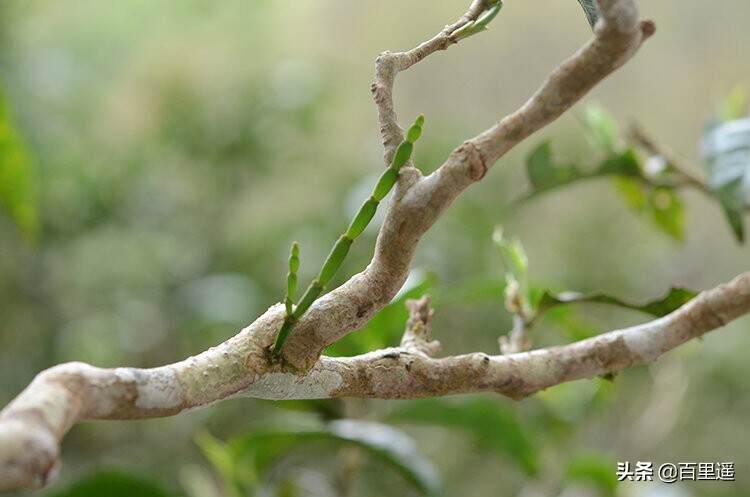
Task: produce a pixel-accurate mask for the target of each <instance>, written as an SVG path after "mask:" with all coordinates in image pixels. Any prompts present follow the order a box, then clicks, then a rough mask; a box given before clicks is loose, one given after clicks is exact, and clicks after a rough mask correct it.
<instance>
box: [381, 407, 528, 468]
mask: <svg viewBox="0 0 750 497" xmlns="http://www.w3.org/2000/svg"><path fill="white" fill-rule="evenodd" d="M389 419H390V420H392V421H394V422H403V423H420V424H427V425H436V426H442V427H445V428H449V429H459V430H463V431H465V432H467V433H469V434H471V435H472V436H473V438H474V440H475V441H476V443H477V445H479V446H480V447H482V448H484V449H485V450H492V451H495V452H497V453H499V454H502V455H504V456H507V457H509V458H510V459H511V460H513V461H514V462H515V463H516V464H518V466H519V467H520V468H521V469H522V470H523V471H525V472H526V473H527V474H530V475H533V474H536V473H537V471H538V469H539V461H538V450H537V448H536V446H535V445H534V443H533V442H532V440H531V437H530V435H529V434H528V432H527V430H526V429H525V428H524V426H523V425H522V424H521V423H520V421H519V420H518V418H517V417H516V415H515V413H514V411H513V410H511V409H505V408H503V406H502V404H500V403H498V402H494V401H490V400H484V399H477V400H472V401H469V402H461V403H458V402H455V403H454V402H449V401H446V400H444V399H425V400H417V401H412V402H409V403H407V404H404V405H403V406H402V407H399V408H398V409H396V410H395V411H394V412H393V413H391V415H390V417H389Z"/></svg>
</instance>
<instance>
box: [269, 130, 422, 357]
mask: <svg viewBox="0 0 750 497" xmlns="http://www.w3.org/2000/svg"><path fill="white" fill-rule="evenodd" d="M423 125H424V116H422V115H420V116H419V117H417V119H416V121H414V124H413V125H412V126H411V127H410V128H409V130H408V131H407V132H406V139H405V140H404V141H403V142H401V143H400V144H399V146H398V148H396V153H395V154H394V155H393V162H391V165H390V166H389V167H388V169H386V170H385V171H384V172H383V174H382V175H381V176H380V179H379V180H378V182H377V183H376V184H375V188H374V189H373V191H372V195H371V196H370V198H368V199H367V200H365V202H364V203H363V204H362V206H361V207H360V208H359V211H358V212H357V214H356V215H355V216H354V219H353V220H352V222H351V224H350V225H349V228H348V229H347V230H346V232H345V233H344V234H342V235H341V236H340V237H339V239H338V240H336V243H335V244H334V245H333V248H332V249H331V252H330V253H329V254H328V257H327V258H326V260H325V262H324V263H323V266H322V267H321V268H320V272H319V273H318V276H317V278H315V279H314V280H313V281H312V283H310V286H308V287H307V290H305V293H304V294H303V295H302V297H301V298H300V300H299V302H298V303H297V305H296V306H294V305H293V300H294V293H295V290H296V288H297V269H298V268H299V246H298V245H297V244H296V242H295V244H293V245H292V253H291V255H290V256H289V275H288V276H287V295H286V297H285V299H284V304H285V306H286V317H285V318H284V323H283V324H282V325H281V330H279V334H278V335H277V336H276V343H275V344H274V346H273V355H274V356H275V357H276V358H277V359H278V358H280V357H281V349H282V347H283V346H284V343H285V342H286V340H287V338H289V334H290V333H291V332H292V329H293V328H294V325H295V324H296V323H297V321H299V320H300V318H301V317H302V316H303V315H304V314H305V312H306V311H307V310H308V309H309V308H310V306H311V305H312V304H313V302H315V300H316V299H317V298H318V297H319V296H320V294H321V293H323V290H324V289H325V287H326V285H328V283H330V281H331V280H332V279H333V277H334V276H335V275H336V272H337V271H338V270H339V268H341V265H342V264H343V262H344V259H346V256H347V254H348V253H349V249H350V248H351V246H352V243H354V240H356V239H357V238H358V237H359V235H361V234H362V233H363V232H364V231H365V229H366V228H367V226H368V225H369V224H370V221H372V218H373V217H375V212H376V211H377V209H378V205H379V204H380V201H381V200H383V199H384V198H385V196H386V195H388V192H390V191H391V189H392V188H393V185H395V184H396V181H397V180H398V175H399V170H400V169H401V168H402V167H403V166H404V164H406V163H407V162H408V161H409V158H410V157H411V154H412V151H413V150H414V142H416V141H417V140H418V139H419V137H420V136H421V134H422V126H423Z"/></svg>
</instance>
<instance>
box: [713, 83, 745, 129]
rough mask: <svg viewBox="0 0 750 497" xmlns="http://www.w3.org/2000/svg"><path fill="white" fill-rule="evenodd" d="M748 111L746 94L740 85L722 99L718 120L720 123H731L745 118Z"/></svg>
mask: <svg viewBox="0 0 750 497" xmlns="http://www.w3.org/2000/svg"><path fill="white" fill-rule="evenodd" d="M747 111H748V94H747V89H746V88H745V87H744V86H742V85H737V86H735V87H734V88H732V91H730V92H729V95H727V97H726V98H725V99H724V102H723V103H722V105H721V111H720V113H719V118H720V119H721V120H722V121H732V120H734V119H740V118H743V117H745V116H747Z"/></svg>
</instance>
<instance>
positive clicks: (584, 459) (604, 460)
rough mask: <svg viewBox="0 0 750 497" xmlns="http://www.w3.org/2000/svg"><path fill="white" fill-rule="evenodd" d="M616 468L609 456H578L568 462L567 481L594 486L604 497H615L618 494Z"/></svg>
mask: <svg viewBox="0 0 750 497" xmlns="http://www.w3.org/2000/svg"><path fill="white" fill-rule="evenodd" d="M616 467H617V464H616V461H614V460H613V459H612V458H611V457H610V456H608V455H607V454H586V455H578V456H575V457H573V458H572V459H571V460H570V461H569V462H568V468H567V470H566V479H567V480H568V481H574V482H584V483H589V484H592V485H593V486H595V487H596V488H597V489H598V490H599V492H600V493H601V495H602V496H604V497H615V495H616V494H617V474H616V472H615V468H616Z"/></svg>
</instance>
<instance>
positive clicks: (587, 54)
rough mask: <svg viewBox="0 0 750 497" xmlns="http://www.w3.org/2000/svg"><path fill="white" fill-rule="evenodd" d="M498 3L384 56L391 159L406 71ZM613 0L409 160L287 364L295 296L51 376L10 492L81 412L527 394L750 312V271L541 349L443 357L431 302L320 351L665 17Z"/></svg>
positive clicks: (29, 394) (7, 456)
mask: <svg viewBox="0 0 750 497" xmlns="http://www.w3.org/2000/svg"><path fill="white" fill-rule="evenodd" d="M487 5H488V4H487V3H486V2H484V1H481V0H475V1H474V2H473V3H472V5H471V7H470V9H469V11H468V12H467V13H466V14H465V16H464V17H462V18H461V20H459V21H458V22H457V23H455V24H453V25H452V26H449V27H448V28H446V29H445V30H443V31H441V33H439V34H438V35H437V36H436V37H435V38H433V39H432V40H429V41H427V42H425V43H423V44H422V45H420V46H419V47H417V48H415V49H413V50H411V51H409V52H405V53H403V54H386V55H384V56H381V58H380V59H379V62H378V74H377V79H376V87H375V88H374V94H375V100H376V102H377V104H378V109H379V115H380V121H381V128H382V132H383V139H384V143H385V148H386V157H387V158H388V157H389V154H390V153H391V150H392V148H393V146H395V144H396V143H398V141H400V139H401V136H402V133H401V130H400V128H398V124H397V123H396V116H395V112H394V111H393V104H392V87H393V78H394V77H395V74H396V73H397V72H398V71H399V70H403V69H406V68H408V67H410V66H411V65H413V64H415V63H416V62H418V61H419V60H421V59H423V58H424V57H426V56H427V55H429V54H430V53H433V52H434V51H436V50H438V49H443V48H447V47H448V46H449V45H450V44H451V43H453V42H454V40H453V39H452V38H451V34H452V33H454V32H455V30H456V29H459V28H460V27H462V26H464V25H465V24H466V23H467V22H469V21H470V20H472V19H475V18H476V17H477V16H478V15H480V14H481V13H482V12H483V11H484V10H485V9H486V6H487ZM599 7H600V11H601V13H602V18H601V20H600V22H599V25H598V26H597V28H596V33H595V38H594V39H593V40H592V41H591V42H589V43H588V44H587V45H586V46H585V47H583V48H582V49H581V50H579V51H578V52H577V53H576V54H575V55H574V56H573V57H571V58H570V59H569V60H567V61H566V62H564V63H563V64H562V65H561V66H560V67H559V68H557V69H556V70H555V71H554V72H553V73H552V74H551V75H550V76H549V78H548V79H547V80H546V81H545V82H544V84H543V85H542V87H541V88H540V89H539V90H538V91H537V93H536V94H534V95H533V96H532V97H531V99H530V100H529V101H528V102H526V103H525V104H524V105H523V106H522V107H521V108H520V109H519V110H518V111H517V112H515V113H514V114H512V115H510V116H508V117H506V118H505V119H503V120H501V121H500V123H499V124H497V125H495V126H493V127H492V128H490V129H488V130H487V131H486V132H484V133H482V134H481V135H479V136H477V137H476V138H474V139H472V140H469V141H467V142H465V143H464V144H462V145H461V146H460V147H458V148H457V149H456V150H455V151H454V152H453V153H452V154H451V155H450V157H449V158H448V160H447V161H446V162H445V164H443V165H442V166H441V167H440V168H439V169H438V170H437V171H436V172H435V173H433V174H431V175H430V176H427V177H422V175H421V174H420V173H419V172H418V171H417V170H416V169H414V168H413V167H405V168H403V169H402V171H401V174H400V178H399V182H398V185H397V188H396V190H395V192H394V194H393V196H392V198H391V201H390V205H389V209H388V213H387V215H386V219H385V221H384V224H383V227H382V228H381V231H380V234H379V237H378V241H377V245H376V248H375V253H374V256H373V259H372V261H371V263H370V264H369V265H368V267H367V268H366V269H365V270H364V271H363V272H361V273H359V274H357V275H355V276H353V277H352V278H351V279H350V280H349V281H347V282H346V283H344V284H343V285H342V286H341V287H339V288H337V289H335V290H333V291H332V292H330V293H328V294H327V295H325V296H323V297H322V298H320V299H319V300H317V301H316V302H315V304H314V305H313V306H312V307H311V308H310V310H309V311H308V312H307V313H306V314H305V316H304V317H303V318H302V319H301V321H300V322H299V323H298V324H297V326H296V327H295V328H294V330H293V332H292V334H290V336H289V339H288V340H287V342H286V344H285V346H284V348H283V350H282V352H283V361H281V362H279V361H275V360H272V358H271V355H270V346H271V345H272V343H273V341H274V339H275V337H276V334H277V333H278V331H279V329H280V327H281V323H282V321H283V319H284V306H283V305H276V306H273V307H271V308H270V309H269V310H268V311H267V312H266V313H265V314H263V315H262V316H261V317H259V318H258V319H257V320H256V321H255V322H254V323H252V324H251V325H250V326H248V327H247V328H245V329H244V330H242V331H241V332H240V333H239V334H237V335H236V336H235V337H233V338H231V339H230V340H228V341H226V342H225V343H223V344H221V345H219V346H218V347H214V348H212V349H210V350H208V351H206V352H203V353H202V354H199V355H197V356H195V357H192V358H189V359H187V360H185V361H181V362H179V363H175V364H172V365H168V366H164V367H160V368H155V369H134V368H117V369H100V368H95V367H93V366H89V365H86V364H82V363H71V364H65V365H61V366H57V367H55V368H52V369H49V370H47V371H45V372H42V373H40V374H39V375H38V376H37V378H36V379H35V380H34V381H33V382H32V383H31V384H30V385H29V387H27V388H26V389H25V390H24V391H23V392H22V393H21V394H20V395H19V396H18V397H17V398H16V399H15V400H14V401H13V402H11V404H9V405H8V406H7V407H6V408H5V409H4V410H3V411H2V412H0V490H6V489H15V488H21V487H29V486H38V485H40V484H43V483H44V482H45V481H46V480H47V479H48V477H49V475H50V474H51V472H52V469H53V468H54V467H55V465H56V462H57V459H58V453H59V443H60V440H61V439H62V437H63V436H64V434H65V433H66V432H67V430H68V429H70V427H71V426H72V425H73V424H75V423H76V422H78V421H81V420H86V419H132V418H143V417H154V416H166V415H171V414H175V413H177V412H181V411H183V410H185V409H191V408H196V407H200V406H204V405H207V404H210V403H212V402H216V401H219V400H222V399H226V398H230V397H232V396H237V395H246V396H252V397H258V398H270V399H281V398H308V399H310V398H327V397H338V396H358V397H378V398H406V397H423V396H427V395H443V394H449V393H460V392H469V391H482V390H491V391H497V392H500V393H503V394H506V395H508V396H511V397H513V398H520V397H523V396H525V395H529V394H531V393H533V392H535V391H537V390H539V389H542V388H545V387H547V386H550V385H553V384H556V383H560V382H562V381H569V380H573V379H577V378H582V377H588V376H592V375H596V374H602V373H605V372H611V371H616V370H619V369H622V368H624V367H627V366H629V365H632V364H639V363H643V362H647V361H649V360H653V359H655V358H656V357H658V356H659V355H660V354H661V353H663V352H664V351H666V350H669V349H670V348H673V347H674V346H676V345H679V344H680V343H682V342H684V341H686V340H688V339H690V338H692V337H694V336H698V335H700V334H702V333H705V332H706V331H708V330H710V329H713V328H716V327H718V326H720V325H721V324H723V323H725V322H727V321H729V320H731V319H734V318H735V317H737V316H739V315H741V314H743V313H745V312H748V310H749V309H750V289H749V287H750V277H749V276H748V275H747V274H745V275H743V276H741V277H740V278H738V279H736V280H735V281H733V282H732V283H730V284H728V285H726V286H724V287H719V288H718V289H715V290H713V291H711V292H707V293H705V294H703V295H702V296H701V297H699V298H697V299H696V300H695V301H694V302H693V303H691V304H688V305H687V306H685V307H684V308H683V309H681V310H679V311H677V312H676V313H674V314H672V315H670V316H668V317H666V318H663V319H660V320H657V321H654V322H653V323H650V324H647V325H643V326H641V327H635V328H630V329H627V330H621V331H616V332H612V333H610V334H607V335H603V336H601V337H597V338H595V339H591V340H587V341H584V342H579V343H577V344H573V345H569V346H565V347H559V348H554V349H545V350H541V351H535V352H526V353H521V354H513V355H506V356H492V357H491V356H487V355H484V354H469V355H464V356H456V357H447V358H442V359H436V358H432V357H431V356H430V354H434V353H435V352H436V350H435V343H434V342H432V341H431V340H430V339H429V333H428V331H429V309H427V310H425V309H426V304H425V303H424V302H423V303H421V304H413V306H412V307H413V308H412V309H411V311H412V318H411V319H410V331H408V332H407V336H406V337H405V339H404V343H403V346H402V347H401V348H398V349H389V350H385V351H377V352H371V353H369V354H365V355H363V356H358V357H353V358H346V359H341V358H338V359H337V358H328V357H322V358H321V357H320V354H321V351H322V350H323V349H324V348H325V347H326V346H328V345H330V344H332V343H334V342H335V341H336V340H338V339H340V338H341V337H343V336H345V335H346V334H347V333H350V332H352V331H354V330H356V329H359V328H360V327H362V326H363V325H364V324H365V323H366V322H367V321H368V320H369V319H370V317H371V316H372V315H373V314H374V313H375V312H377V311H378V310H379V309H381V308H382V307H383V306H384V305H386V304H387V303H388V302H389V301H390V300H391V299H392V298H393V296H394V295H395V294H396V292H397V291H398V290H399V289H400V288H401V286H402V285H403V282H404V281H405V279H406V276H407V274H408V270H409V265H410V263H411V260H412V257H413V254H414V250H415V248H416V246H417V243H418V241H419V239H420V237H421V236H422V235H423V234H424V233H425V232H426V231H427V230H428V229H429V228H430V227H431V226H432V225H433V224H434V222H435V221H436V220H437V219H438V217H439V216H440V215H441V213H442V212H443V211H444V210H445V209H446V208H447V207H448V205H450V203H451V202H452V201H453V200H454V199H455V198H456V196H458V194H459V193H460V192H462V191H463V190H464V189H465V188H466V187H468V186H469V185H470V184H472V183H473V182H475V181H477V180H479V179H481V178H482V177H483V176H484V175H485V173H486V171H487V169H488V168H489V167H490V166H491V165H492V164H493V163H494V162H495V161H496V160H497V159H498V158H500V157H501V156H502V155H503V154H504V153H506V152H507V151H508V150H509V149H510V148H511V147H513V146H514V145H515V144H517V143H518V142H520V141H521V140H522V139H523V138H525V137H526V136H528V135H529V134H531V133H533V132H534V131H536V130H538V129H540V128H542V127H543V126H545V125H546V124H548V123H549V122H551V121H553V120H554V119H556V118H557V117H559V116H560V115H561V114H562V113H563V112H564V111H565V110H567V109H568V108H570V107H571V106H572V105H573V104H574V103H575V102H576V101H577V100H579V99H580V98H581V97H582V96H583V95H584V94H585V93H586V92H587V91H588V90H590V89H591V88H592V87H593V86H594V85H596V84H597V83H598V82H599V81H601V80H602V79H603V78H604V77H606V76H607V75H608V74H610V73H611V72H612V71H614V70H615V69H617V68H618V67H619V66H621V65H622V64H623V63H625V62H626V61H627V60H628V59H629V58H630V57H631V56H632V55H633V54H634V53H635V51H636V50H637V48H638V47H639V46H640V44H641V42H642V41H643V40H644V39H645V38H646V37H648V36H649V35H650V34H651V33H653V30H654V28H653V24H651V23H650V22H647V21H644V22H640V21H639V20H638V14H637V10H636V7H635V4H634V3H633V0H600V1H599ZM378 85H380V86H378Z"/></svg>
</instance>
